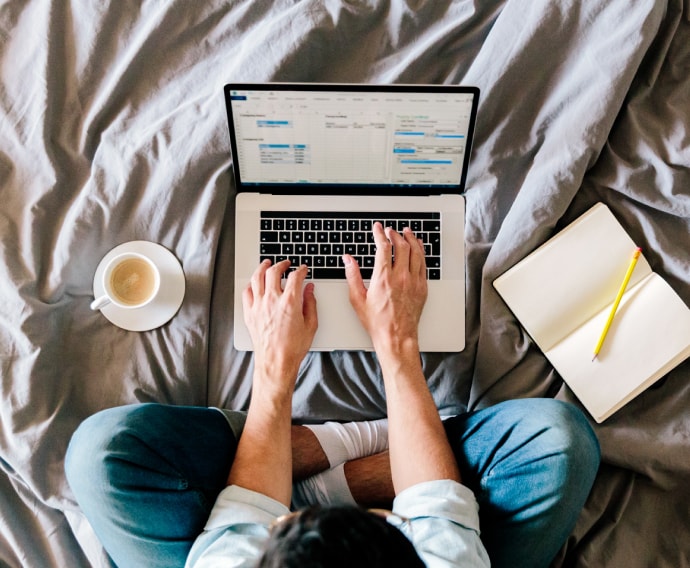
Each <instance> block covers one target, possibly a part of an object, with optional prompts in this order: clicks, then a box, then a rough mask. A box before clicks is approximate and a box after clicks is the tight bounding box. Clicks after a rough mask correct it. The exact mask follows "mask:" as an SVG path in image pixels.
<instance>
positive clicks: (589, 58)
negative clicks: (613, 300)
mask: <svg viewBox="0 0 690 568" xmlns="http://www.w3.org/2000/svg"><path fill="white" fill-rule="evenodd" d="M0 38H1V39H0V73H1V74H2V81H1V83H0V132H1V136H0V239H1V241H2V242H1V245H0V257H1V259H0V362H1V366H0V380H1V387H2V400H1V402H0V533H1V537H0V565H2V566H8V567H20V566H21V567H53V566H55V567H63V566H70V567H74V568H77V567H82V566H109V563H108V560H107V557H106V556H105V555H104V553H103V551H102V549H101V547H100V545H99V543H98V541H97V540H96V539H95V537H94V535H93V534H92V532H91V530H90V528H89V526H88V523H86V522H85V519H84V518H83V517H82V515H81V514H80V512H79V510H78V508H77V507H76V504H75V503H74V500H73V498H72V495H71V492H70V489H69V487H68V486H67V484H66V482H65V477H64V474H63V461H64V455H65V448H66V446H67V443H68V441H69V439H70V436H71V434H72V432H73V431H74V430H75V428H76V427H77V425H78V424H79V423H80V421H81V420H83V419H84V418H86V417H87V416H89V415H91V414H93V413H95V412H97V411H99V410H101V409H104V408H108V407H112V406H116V405H121V404H128V403H134V402H146V401H157V402H161V403H168V404H194V405H208V406H223V407H227V408H245V407H246V406H247V403H248V399H249V394H250V373H251V357H250V355H249V354H247V353H244V352H237V351H235V350H234V349H233V348H232V334H233V329H232V319H233V316H232V296H233V290H232V275H233V248H234V245H235V243H234V226H233V223H234V221H233V215H234V200H233V197H234V189H233V181H232V175H231V156H230V143H229V135H228V131H227V122H226V117H225V108H224V103H223V85H224V84H225V83H227V82H229V81H305V82H345V83H432V84H444V83H460V84H467V85H476V86H478V87H479V88H480V89H481V99H480V106H479V113H478V120H477V126H476V133H475V143H474V147H473V151H472V159H471V166H470V171H469V179H468V184H467V187H468V190H467V194H466V198H467V229H466V249H467V250H466V261H467V281H466V294H467V324H466V325H467V329H466V333H467V347H466V349H465V350H464V351H463V352H461V353H455V354H439V353H436V354H424V355H423V362H424V368H425V372H426V374H427V376H428V380H429V385H430V387H431V389H432V392H433V394H434V397H435V399H436V402H437V404H438V407H439V409H440V410H441V411H442V412H444V413H455V412H461V411H463V410H466V409H473V408H481V407H486V406H489V405H492V404H495V403H497V402H499V401H502V400H506V399H511V398H520V397H557V398H560V399H564V400H568V401H571V402H572V403H573V404H578V403H577V400H576V399H575V398H574V397H573V396H572V394H571V393H570V392H569V390H568V389H567V387H565V386H564V385H563V382H562V381H561V379H560V378H559V377H558V376H557V374H556V373H555V372H554V371H553V369H552V367H550V365H549V364H548V362H547V361H546V359H545V358H544V356H543V354H542V353H541V352H540V351H539V350H538V349H537V348H536V347H535V345H534V344H533V342H532V341H531V340H530V339H529V337H528V336H527V335H526V334H525V333H524V331H522V329H521V327H520V326H519V324H518V323H517V322H516V320H515V318H514V317H513V316H512V315H511V313H510V312H509V310H508V309H507V308H506V306H505V304H504V303H503V302H502V301H501V300H500V298H499V297H498V296H497V294H496V292H495V291H494V289H493V287H492V281H493V280H494V278H496V277H497V276H498V275H500V274H501V273H503V272H504V271H505V270H506V269H507V268H509V267H510V266H512V265H513V264H515V263H516V262H517V261H518V260H520V259H521V258H523V257H524V256H526V255H527V254H528V253H530V252H531V251H532V250H534V249H535V248H536V247H538V246H539V245H540V244H542V243H543V242H544V241H545V240H547V239H548V238H549V237H550V236H552V235H553V234H554V233H555V232H556V231H558V230H559V229H560V228H562V227H563V226H564V225H565V224H567V223H568V222H569V221H571V220H573V219H574V218H576V217H577V216H578V215H579V214H581V213H582V212H584V211H585V210H586V209H588V208H589V207H590V206H592V205H593V204H594V203H596V202H598V201H601V202H604V203H606V204H607V205H608V206H609V207H610V208H611V210H612V211H613V212H614V214H615V215H616V217H617V218H618V219H619V220H620V221H621V223H622V224H623V225H624V226H625V227H626V229H627V230H628V232H629V233H630V235H631V236H632V237H633V238H634V239H635V241H636V242H637V243H639V245H640V246H641V247H643V249H644V251H645V256H646V257H647V258H648V259H649V261H650V263H651V265H652V267H653V269H654V270H655V271H656V272H658V273H659V274H661V275H662V276H664V278H665V279H666V280H667V281H668V282H669V283H670V284H671V286H672V287H673V288H674V289H675V290H676V292H677V293H678V294H679V295H680V296H681V297H682V298H683V299H684V301H685V302H686V303H690V254H689V252H688V251H690V104H689V101H690V3H688V1H687V0H668V1H661V0H639V1H637V2H634V3H631V2H627V1H624V0H581V1H576V0H563V1H561V2H552V1H550V0H507V1H499V0H487V1H483V2H472V1H469V0H466V1H464V0H463V1H451V0H434V1H432V0H406V1H402V0H349V1H344V2H337V1H331V0H326V1H323V2H319V1H316V0H301V1H297V0H277V1H275V2H268V1H263V0H260V1H253V0H237V1H232V2H226V1H221V0H204V1H200V2H187V1H183V0H172V1H166V2H163V1H160V2H159V1H157V0H148V1H143V2H142V1H135V0H124V1H121V2H89V1H85V0H72V1H71V2H64V1H63V2H61V1H58V0H52V1H51V0H21V1H20V0H8V1H6V2H3V3H2V4H1V5H0ZM132 240H147V241H154V242H157V243H160V244H161V245H163V246H164V247H166V248H167V249H168V250H169V251H171V252H172V253H173V254H174V255H175V256H176V258H177V259H178V260H179V261H180V263H181V265H182V267H183V269H184V274H185V283H186V292H185V296H184V301H183V303H182V306H181V308H180V310H179V312H178V313H177V314H176V315H175V316H174V317H173V319H172V320H170V322H169V323H167V324H165V325H163V326H162V327H159V328H157V329H155V330H153V331H146V332H141V333H137V332H131V331H125V330H122V329H120V328H118V327H116V326H114V325H112V324H111V323H110V322H109V321H108V320H107V319H106V318H104V317H103V316H102V315H101V314H100V313H97V312H92V311H91V310H90V309H89V303H90V302H91V301H92V299H93V275H94V272H95V270H96V267H97V266H98V264H99V262H100V260H101V258H102V257H103V256H104V255H105V254H106V253H108V251H110V250H111V249H112V248H113V247H115V246H117V245H119V244H120V243H123V242H126V241H132ZM593 254H596V251H593ZM535 293H538V290H537V291H535ZM384 412H385V399H384V397H383V389H382V384H381V380H380V377H379V375H378V374H377V369H376V362H375V359H374V358H373V357H372V356H371V355H370V354H366V353H358V352H334V353H313V354H311V355H310V356H309V357H308V358H307V360H306V361H305V363H304V365H303V367H302V370H301V373H300V377H299V382H298V388H297V391H296V395H295V402H294V417H295V420H296V421H318V420H323V419H326V418H329V419H338V420H354V419H365V418H373V417H378V416H381V415H383V413H384ZM595 429H596V432H597V435H598V438H599V440H600V443H601V447H602V454H603V463H602V466H601V470H600V472H599V475H598V477H597V480H596V483H595V485H594V488H593V490H592V493H591V495H590V497H589V499H588V501H587V504H586V506H585V508H584V510H583V511H582V514H581V515H580V518H579V521H578V523H577V526H576V527H575V529H574V531H573V533H572V534H571V536H570V538H569V539H568V541H567V543H566V544H565V546H564V547H563V549H562V550H561V552H560V553H559V555H558V557H557V558H556V560H555V561H554V566H563V567H566V566H567V567H594V566H597V567H598V566H614V567H616V566H629V567H633V566H640V567H642V566H655V567H657V568H677V567H680V566H689V565H690V488H689V487H690V486H689V485H688V483H687V480H688V479H689V478H690V362H685V363H684V364H681V365H680V366H679V367H677V368H676V369H675V370H673V371H672V372H671V373H669V374H668V375H667V376H666V377H665V378H664V379H662V380H661V381H660V382H658V383H657V384H656V385H655V386H654V387H653V388H651V389H649V390H647V391H646V392H645V393H643V394H642V395H640V396H639V397H637V398H636V399H635V400H633V401H632V402H631V403H630V404H628V405H627V406H626V407H625V408H623V409H622V410H620V411H619V412H618V413H616V414H615V415H614V416H613V417H611V418H609V419H608V420H606V421H605V422H604V423H602V424H600V425H595Z"/></svg>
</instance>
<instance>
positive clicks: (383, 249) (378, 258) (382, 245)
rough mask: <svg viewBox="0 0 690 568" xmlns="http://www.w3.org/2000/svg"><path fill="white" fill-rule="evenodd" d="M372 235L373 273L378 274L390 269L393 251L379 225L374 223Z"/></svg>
mask: <svg viewBox="0 0 690 568" xmlns="http://www.w3.org/2000/svg"><path fill="white" fill-rule="evenodd" d="M373 233H374V243H375V244H376V255H375V256H374V273H379V272H381V271H382V270H386V269H387V268H390V266H391V264H392V258H391V255H392V253H393V249H392V245H391V243H390V241H389V240H388V238H387V237H386V234H385V232H384V230H383V226H382V225H381V223H379V222H376V223H374V228H373ZM346 272H347V271H346Z"/></svg>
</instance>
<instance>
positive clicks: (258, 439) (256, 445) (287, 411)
mask: <svg viewBox="0 0 690 568" xmlns="http://www.w3.org/2000/svg"><path fill="white" fill-rule="evenodd" d="M291 414H292V391H291V390H290V391H289V392H287V393H282V394H280V395H274V394H266V393H261V392H256V391H255V392H254V393H252V400H251V402H250V405H249V412H248V414H247V421H246V423H245V426H244V430H243V432H242V436H241V437H240V441H239V444H238V446H237V452H236V454H235V459H234V461H233V464H232V468H231V469H230V474H229V475H228V485H238V486H240V487H244V488H246V489H251V490H252V491H256V492H258V493H262V494H264V495H267V496H268V497H271V498H273V499H276V500H277V501H280V502H281V503H283V504H285V505H287V506H289V505H290V499H291V495H292V444H291V433H290V430H291V428H290V422H291Z"/></svg>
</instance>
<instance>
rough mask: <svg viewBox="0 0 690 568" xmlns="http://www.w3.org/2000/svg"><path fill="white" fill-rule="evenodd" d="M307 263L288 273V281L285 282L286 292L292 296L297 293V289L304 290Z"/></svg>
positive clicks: (284, 291)
mask: <svg viewBox="0 0 690 568" xmlns="http://www.w3.org/2000/svg"><path fill="white" fill-rule="evenodd" d="M307 272H308V269H307V265H306V264H302V265H300V266H298V267H297V269H296V270H293V271H292V272H290V274H288V277H287V282H286V283H285V289H284V290H283V293H284V294H289V295H291V296H296V295H297V290H302V285H303V284H304V280H305V278H306V277H307Z"/></svg>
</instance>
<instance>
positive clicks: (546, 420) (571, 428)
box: [528, 399, 600, 492]
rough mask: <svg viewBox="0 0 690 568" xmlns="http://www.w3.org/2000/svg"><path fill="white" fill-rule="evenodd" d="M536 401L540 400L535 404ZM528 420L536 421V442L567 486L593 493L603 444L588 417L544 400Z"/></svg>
mask: <svg viewBox="0 0 690 568" xmlns="http://www.w3.org/2000/svg"><path fill="white" fill-rule="evenodd" d="M535 402H536V401H535ZM536 404H537V406H536V407H535V408H533V409H532V410H533V412H532V413H531V414H530V417H529V419H528V420H530V421H532V422H536V424H534V427H535V430H536V431H538V436H537V439H536V440H535V441H536V442H537V443H538V444H539V446H540V447H541V451H542V454H543V455H546V456H550V460H549V461H550V462H551V463H550V467H552V468H553V470H554V473H557V476H556V477H560V478H561V479H562V480H563V482H564V483H566V484H571V485H577V486H581V487H580V491H585V490H586V491H587V492H588V491H589V488H590V487H591V485H592V483H593V482H594V478H595V476H596V473H597V471H598V469H599V462H600V448H599V441H598V440H597V437H596V435H595V433H594V430H593V429H592V427H591V425H590V423H589V422H588V420H587V418H586V417H585V415H584V414H583V413H582V412H581V411H580V410H579V409H578V408H577V407H575V406H574V405H572V404H569V403H566V402H562V401H559V400H553V399H541V400H540V401H539V402H538V403H536Z"/></svg>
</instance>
